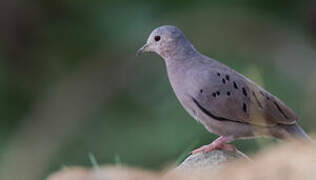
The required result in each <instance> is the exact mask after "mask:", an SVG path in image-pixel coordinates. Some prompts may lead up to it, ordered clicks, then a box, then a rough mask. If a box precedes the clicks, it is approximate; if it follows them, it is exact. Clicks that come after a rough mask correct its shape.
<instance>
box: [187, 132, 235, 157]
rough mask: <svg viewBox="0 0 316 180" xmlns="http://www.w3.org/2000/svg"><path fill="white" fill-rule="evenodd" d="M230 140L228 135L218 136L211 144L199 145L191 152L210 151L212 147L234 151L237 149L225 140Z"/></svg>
mask: <svg viewBox="0 0 316 180" xmlns="http://www.w3.org/2000/svg"><path fill="white" fill-rule="evenodd" d="M228 141H231V138H230V137H223V136H221V137H219V138H217V139H216V140H215V141H213V142H212V143H211V144H208V145H204V146H201V147H200V148H198V149H195V150H193V151H192V152H191V154H196V153H199V152H204V153H207V152H210V151H213V150H214V149H221V150H226V151H236V150H237V149H236V148H235V147H234V146H233V145H231V144H226V142H228Z"/></svg>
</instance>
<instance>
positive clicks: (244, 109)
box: [242, 103, 247, 113]
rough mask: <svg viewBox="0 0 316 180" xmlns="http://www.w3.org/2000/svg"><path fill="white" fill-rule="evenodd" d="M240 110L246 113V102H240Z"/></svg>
mask: <svg viewBox="0 0 316 180" xmlns="http://www.w3.org/2000/svg"><path fill="white" fill-rule="evenodd" d="M242 110H243V111H244V112H245V113H247V104H246V103H243V104H242Z"/></svg>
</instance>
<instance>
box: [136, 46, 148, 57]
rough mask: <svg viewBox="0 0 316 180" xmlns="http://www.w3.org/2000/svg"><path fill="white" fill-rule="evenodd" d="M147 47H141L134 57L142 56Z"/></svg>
mask: <svg viewBox="0 0 316 180" xmlns="http://www.w3.org/2000/svg"><path fill="white" fill-rule="evenodd" d="M147 47H148V44H147V43H146V44H145V45H144V46H143V47H141V48H140V49H138V50H137V52H136V55H137V56H140V55H142V54H143V53H144V52H146V51H147Z"/></svg>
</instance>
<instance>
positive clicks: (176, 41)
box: [137, 25, 191, 57]
mask: <svg viewBox="0 0 316 180" xmlns="http://www.w3.org/2000/svg"><path fill="white" fill-rule="evenodd" d="M187 44H190V43H189V42H188V41H187V40H186V38H185V36H184V34H183V33H182V32H181V30H180V29H178V28H177V27H175V26H171V25H164V26H160V27H158V28H156V29H154V30H153V31H152V32H151V33H150V35H149V37H148V39H147V42H146V44H145V45H144V46H143V47H141V48H140V49H139V50H138V51H137V55H141V54H143V53H144V52H155V53H157V54H159V55H160V56H162V57H166V56H168V55H171V54H172V53H174V52H175V51H176V50H177V49H179V47H183V46H186V45H187ZM190 46H191V45H190Z"/></svg>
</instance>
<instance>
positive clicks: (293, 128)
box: [280, 123, 313, 142]
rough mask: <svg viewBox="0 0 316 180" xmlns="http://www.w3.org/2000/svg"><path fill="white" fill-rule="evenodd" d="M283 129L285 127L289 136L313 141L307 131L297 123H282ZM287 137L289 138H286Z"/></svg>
mask: <svg viewBox="0 0 316 180" xmlns="http://www.w3.org/2000/svg"><path fill="white" fill-rule="evenodd" d="M280 126H282V129H284V130H285V131H286V132H287V133H288V136H290V137H289V138H295V139H301V140H304V141H308V142H313V140H312V138H311V137H309V136H308V135H307V134H306V132H305V131H304V130H303V129H302V128H301V127H300V126H299V125H298V124H297V123H295V124H292V125H280ZM285 139H287V138H285Z"/></svg>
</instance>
